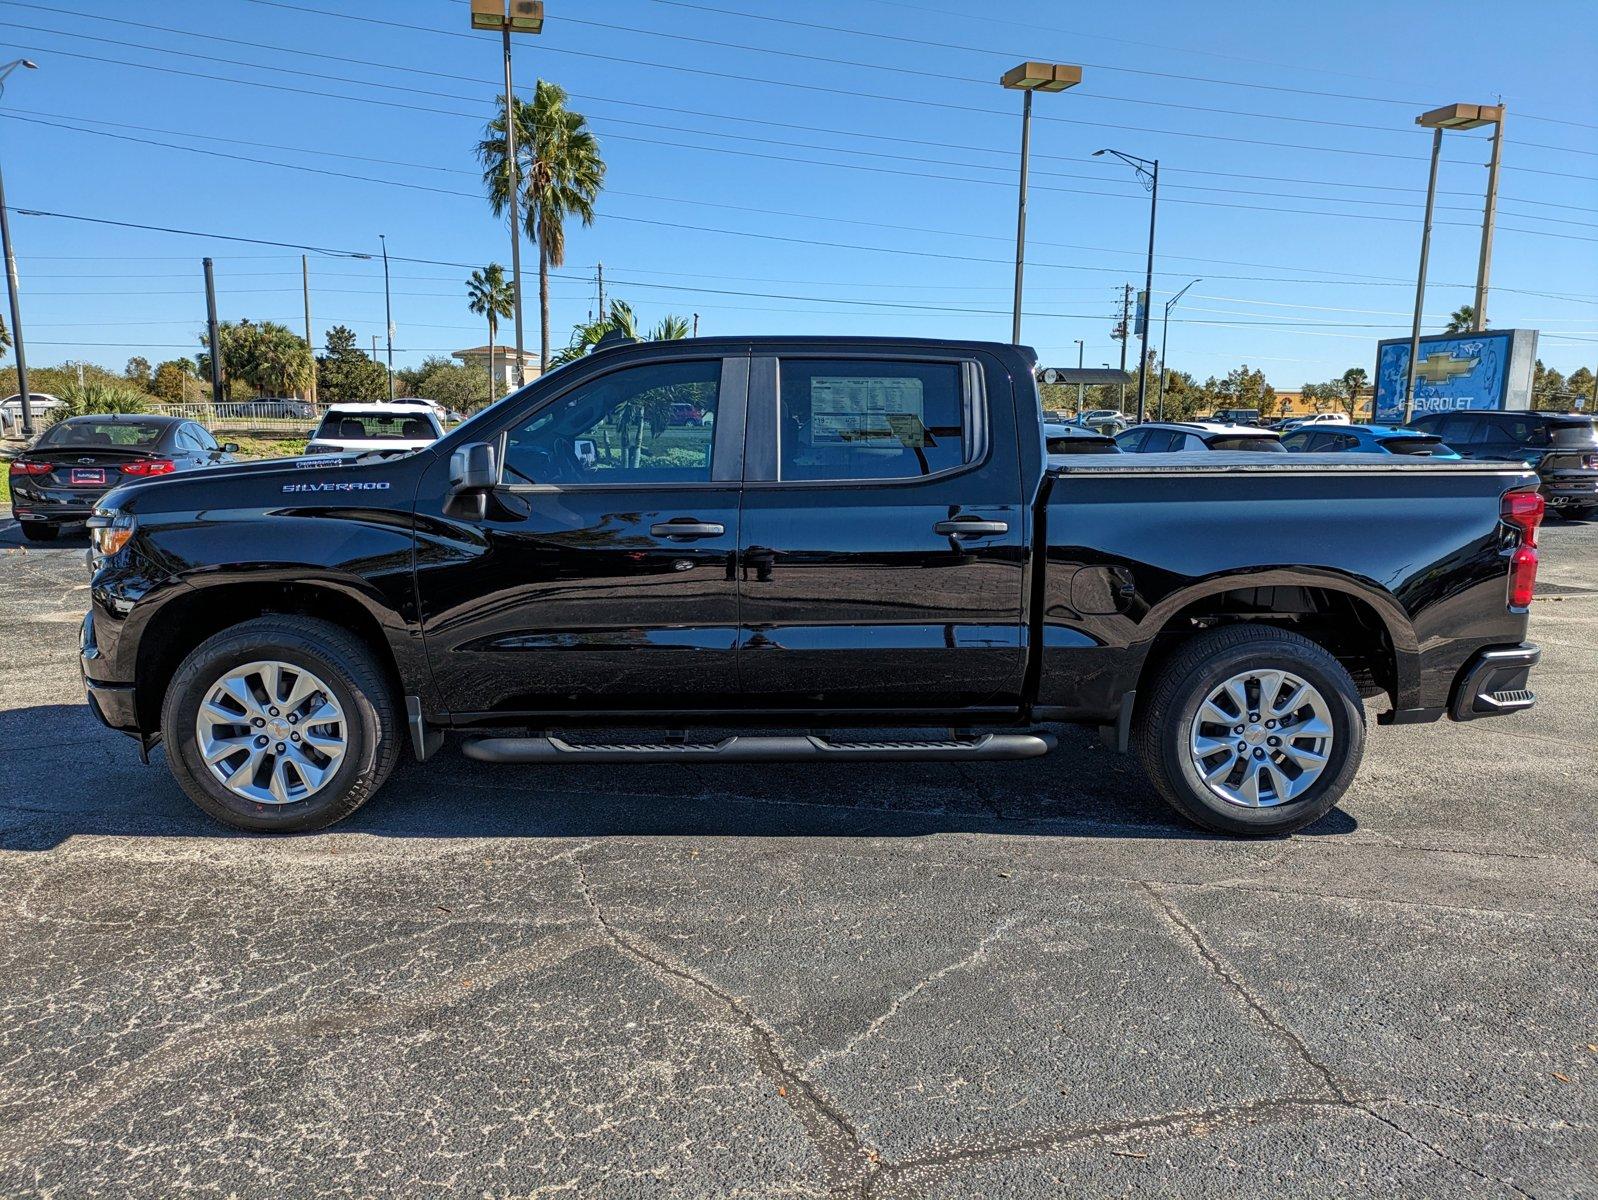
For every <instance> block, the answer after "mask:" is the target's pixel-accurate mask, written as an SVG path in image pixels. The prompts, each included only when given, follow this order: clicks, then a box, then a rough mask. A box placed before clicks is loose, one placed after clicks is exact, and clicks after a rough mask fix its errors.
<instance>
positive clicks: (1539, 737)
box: [0, 520, 1598, 1200]
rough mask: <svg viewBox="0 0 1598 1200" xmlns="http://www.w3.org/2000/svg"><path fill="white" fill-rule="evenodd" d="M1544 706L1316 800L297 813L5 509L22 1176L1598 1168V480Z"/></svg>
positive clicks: (792, 1185)
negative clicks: (191, 720) (1244, 806)
mask: <svg viewBox="0 0 1598 1200" xmlns="http://www.w3.org/2000/svg"><path fill="white" fill-rule="evenodd" d="M1543 546H1544V550H1543V557H1544V566H1543V571H1542V581H1543V584H1544V587H1543V588H1542V593H1543V594H1542V596H1541V598H1540V599H1539V600H1538V602H1537V604H1536V607H1535V610H1534V617H1533V626H1532V637H1533V639H1534V640H1536V641H1538V642H1539V643H1541V644H1542V646H1543V647H1544V659H1543V663H1542V665H1541V667H1540V668H1539V670H1538V672H1537V674H1536V675H1535V677H1534V686H1535V687H1536V689H1537V691H1538V693H1539V696H1540V698H1541V700H1540V703H1539V706H1538V707H1537V708H1536V709H1535V710H1534V711H1533V712H1531V713H1529V714H1523V715H1520V716H1517V717H1512V718H1506V719H1503V720H1498V721H1492V722H1478V723H1475V724H1472V725H1467V726H1456V725H1451V724H1448V723H1443V724H1439V725H1433V726H1407V727H1397V728H1373V730H1372V736H1371V741H1370V746H1369V749H1368V751H1367V757H1366V761H1365V765H1364V768H1363V770H1362V772H1361V775H1360V778H1359V780H1358V781H1357V783H1356V785H1355V787H1354V788H1353V790H1352V791H1351V793H1350V794H1349V796H1348V797H1347V798H1346V799H1345V802H1344V803H1343V805H1342V806H1341V807H1340V808H1339V809H1338V810H1336V811H1334V812H1333V813H1332V814H1331V815H1329V816H1328V817H1327V818H1326V819H1325V820H1323V821H1322V822H1321V823H1320V824H1319V825H1317V826H1315V827H1314V828H1312V829H1309V830H1306V831H1304V832H1303V833H1301V834H1299V835H1296V836H1294V837H1292V838H1288V839H1283V840H1278V841H1267V842H1241V841H1226V840H1223V839H1219V838H1213V837H1209V836H1207V835H1203V834H1200V833H1198V832H1196V831H1194V830H1191V829H1189V828H1188V827H1186V826H1184V825H1182V824H1181V823H1179V822H1178V821H1176V820H1175V819H1174V818H1172V817H1170V816H1168V815H1167V813H1166V812H1165V810H1164V809H1163V807H1162V806H1161V805H1160V804H1159V802H1158V800H1157V799H1156V798H1155V797H1154V796H1153V794H1152V793H1151V791H1150V789H1149V788H1148V786H1147V784H1146V783H1145V782H1144V781H1143V779H1142V778H1141V776H1140V774H1139V772H1138V771H1137V769H1136V767H1135V766H1134V765H1133V764H1132V763H1131V762H1130V761H1128V760H1125V759H1122V758H1120V757H1118V756H1116V755H1113V754H1111V753H1109V752H1107V751H1105V750H1103V749H1102V748H1100V747H1099V746H1098V745H1097V743H1096V740H1095V739H1093V738H1092V737H1089V736H1085V735H1081V734H1078V733H1076V732H1074V731H1070V730H1063V731H1062V746H1061V749H1060V751H1059V752H1058V753H1056V754H1054V755H1052V756H1050V757H1047V758H1044V759H1040V760H1034V761H1030V762H1024V763H1001V764H991V765H987V766H981V767H978V766H972V765H964V766H951V765H948V764H903V765H899V766H881V767H872V768H869V769H865V768H861V767H858V766H842V765H830V766H829V765H823V766H814V765H806V766H804V767H798V766H780V765H778V766H769V767H703V766H670V767H658V766H638V767H628V768H614V767H597V766H588V767H555V768H507V767H495V766H489V765H486V764H481V763H474V762H470V761H468V760H466V759H464V758H462V757H461V756H460V755H459V754H458V753H457V752H455V751H454V750H446V751H445V752H444V753H443V754H442V755H441V756H440V757H439V758H438V759H436V760H434V762H432V763H429V764H427V765H426V766H418V765H416V764H414V763H409V762H407V763H404V764H402V766H401V767H400V769H399V770H398V771H396V773H395V775H394V777H393V778H392V779H391V781H390V782H389V783H388V785H387V786H386V787H385V788H384V790H383V792H382V793H380V795H379V796H378V797H377V798H376V799H375V800H374V801H373V802H372V803H371V804H369V805H368V806H367V807H366V808H365V809H363V810H362V811H361V812H359V813H358V814H356V816H355V817H354V818H353V819H352V820H350V821H348V822H346V823H345V824H343V825H341V826H339V827H337V828H336V829H334V830H331V831H327V832H324V833H320V834H315V835H309V836H303V837H293V838H281V839H261V838H252V837H246V836H242V835H238V834H234V833H232V832H231V831H228V830H226V829H223V828H221V827H219V826H217V825H215V824H213V823H211V822H210V821H208V820H207V819H206V818H205V817H204V816H203V815H202V814H200V813H199V812H198V811H197V810H195V809H193V808H192V807H191V806H190V805H189V803H188V801H187V800H186V799H185V798H184V797H183V795H182V794H181V792H179V790H178V788H177V787H176V785H175V784H174V783H173V782H172V781H171V779H170V778H169V777H168V775H167V773H166V771H165V769H164V767H163V766H162V765H161V764H160V762H159V755H157V761H156V763H155V765H153V766H151V767H148V768H147V767H142V766H140V765H139V762H138V759H137V755H136V753H135V749H134V746H133V744H132V743H131V742H129V741H127V740H125V739H123V738H121V737H118V736H116V735H113V734H111V733H109V732H106V731H104V730H102V729H101V728H100V727H99V726H98V725H97V724H96V723H95V722H94V721H93V719H92V718H91V717H90V716H89V714H88V711H87V709H86V708H84V706H83V704H82V697H81V693H80V691H79V685H78V679H77V665H76V634H77V621H78V618H79V615H80V614H81V611H82V607H83V604H84V592H85V590H86V589H85V573H84V567H83V562H82V544H81V543H78V542H70V541H69V542H65V543H63V544H62V546H61V547H60V548H49V549H43V550H41V549H38V548H28V549H24V548H23V547H22V545H21V544H20V542H19V539H18V536H17V533H16V529H15V525H14V524H12V523H11V522H10V521H9V520H5V521H0V613H3V615H4V618H5V622H4V629H5V633H4V635H3V636H0V665H3V668H4V669H3V672H0V734H3V735H4V736H3V738H0V764H3V774H4V779H5V782H6V787H5V788H4V791H3V793H0V980H3V981H4V982H3V984H0V1195H5V1196H34V1195H37V1196H73V1197H78V1196H117V1197H122V1196H151V1197H157V1196H159V1197H168V1196H180V1195H188V1194H204V1195H219V1196H228V1195H235V1196H279V1195H294V1196H311V1195H326V1196H348V1197H355V1196H401V1195H403V1196H413V1195H429V1194H453V1193H463V1194H471V1195H474V1196H489V1197H500V1196H518V1197H530V1196H604V1197H607V1198H609V1197H675V1196H716V1197H780V1196H799V1197H861V1198H866V1197H872V1198H878V1200H910V1198H914V1200H946V1198H952V1197H967V1196H983V1197H1034V1196H1038V1197H1042V1196H1049V1197H1053V1196H1062V1195H1077V1194H1094V1195H1097V1194H1113V1195H1121V1194H1132V1193H1136V1194H1138V1195H1140V1196H1180V1197H1207V1196H1215V1197H1223V1196H1224V1197H1228V1198H1230V1197H1251V1196H1259V1197H1266V1196H1269V1197H1277V1196H1283V1195H1293V1196H1321V1195H1327V1194H1366V1195H1381V1196H1393V1195H1405V1196H1450V1197H1452V1196H1462V1195H1463V1196H1536V1197H1566V1196H1595V1195H1598V1129H1595V1124H1598V851H1595V849H1594V833H1595V828H1598V821H1595V819H1594V812H1593V810H1594V806H1595V801H1598V783H1595V779H1598V692H1595V690H1594V687H1593V682H1592V681H1593V679H1594V677H1595V676H1598V522H1591V523H1586V524H1580V525H1577V524H1563V523H1560V522H1557V521H1555V522H1554V523H1552V524H1551V525H1550V527H1548V528H1547V529H1546V531H1545V533H1544V536H1543Z"/></svg>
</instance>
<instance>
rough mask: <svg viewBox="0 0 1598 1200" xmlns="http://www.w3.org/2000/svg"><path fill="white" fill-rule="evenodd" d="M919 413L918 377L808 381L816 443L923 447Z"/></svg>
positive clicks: (921, 410) (925, 440)
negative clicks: (809, 382)
mask: <svg viewBox="0 0 1598 1200" xmlns="http://www.w3.org/2000/svg"><path fill="white" fill-rule="evenodd" d="M923 413H924V408H923V403H922V393H921V380H919V379H914V378H908V379H906V378H884V377H881V376H864V377H850V376H837V375H833V376H826V375H823V376H816V377H815V378H813V379H812V380H811V384H810V440H811V442H812V444H814V445H825V444H829V443H830V444H833V445H840V444H845V443H847V444H850V445H857V446H860V445H864V446H873V445H875V446H905V447H912V448H913V447H922V446H926V445H928V444H929V439H928V436H927V430H926V425H925V423H924V422H923V420H922V416H923Z"/></svg>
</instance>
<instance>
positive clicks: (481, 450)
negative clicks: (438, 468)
mask: <svg viewBox="0 0 1598 1200" xmlns="http://www.w3.org/2000/svg"><path fill="white" fill-rule="evenodd" d="M449 484H450V487H451V488H453V489H454V490H455V491H457V492H486V491H488V490H490V489H492V488H494V487H497V486H498V485H499V456H498V455H497V454H496V453H495V452H494V446H493V444H492V443H490V442H473V443H472V444H471V445H469V446H462V447H461V448H460V449H459V450H457V451H455V453H454V454H452V455H450V458H449Z"/></svg>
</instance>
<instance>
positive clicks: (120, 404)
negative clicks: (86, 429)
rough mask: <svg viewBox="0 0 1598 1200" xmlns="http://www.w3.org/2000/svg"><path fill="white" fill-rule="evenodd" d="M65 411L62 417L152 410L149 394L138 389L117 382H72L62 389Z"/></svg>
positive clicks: (61, 394)
mask: <svg viewBox="0 0 1598 1200" xmlns="http://www.w3.org/2000/svg"><path fill="white" fill-rule="evenodd" d="M60 396H61V399H62V400H63V401H64V402H65V408H66V411H65V412H63V413H61V414H60V415H62V416H70V417H81V416H86V415H88V414H90V413H142V412H148V411H149V410H150V403H149V402H150V396H149V394H148V393H147V392H141V391H139V390H138V389H137V388H132V387H128V386H127V385H126V384H116V383H100V382H95V383H87V382H86V383H81V384H78V383H69V384H67V386H66V387H64V388H62V389H61V392H60Z"/></svg>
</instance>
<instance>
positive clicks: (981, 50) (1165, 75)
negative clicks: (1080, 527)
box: [251, 0, 1598, 154]
mask: <svg viewBox="0 0 1598 1200" xmlns="http://www.w3.org/2000/svg"><path fill="white" fill-rule="evenodd" d="M251 2H252V3H257V4H273V3H275V2H276V0H251ZM654 2H655V3H656V4H664V5H669V6H671V7H674V8H687V9H694V10H697V11H700V12H708V13H715V14H717V15H719V16H728V17H740V18H743V19H744V20H750V21H767V22H770V23H773V24H777V25H787V26H791V27H798V28H802V29H816V30H822V31H826V32H830V33H843V34H848V35H849V36H852V37H867V38H877V39H881V40H885V41H893V42H900V43H906V44H909V45H915V46H927V47H931V48H935V49H942V50H955V51H960V52H964V53H976V54H991V55H997V56H999V57H1002V58H1017V57H1024V56H1023V55H1020V54H1019V53H1018V52H1017V51H1014V50H1000V49H997V48H991V47H984V46H972V45H969V44H965V45H962V44H958V43H954V42H938V41H932V40H930V39H928V38H916V37H908V36H905V35H902V34H893V33H882V32H879V31H876V30H868V29H855V28H851V27H849V26H843V25H828V24H825V23H822V22H817V21H802V20H798V19H796V18H793V17H778V16H772V15H770V14H768V13H750V12H744V11H742V10H739V9H729V8H718V7H715V6H713V5H709V4H699V3H690V2H689V0H654ZM285 7H286V6H285ZM962 15H964V14H962ZM562 19H563V20H565V21H569V22H571V23H572V24H577V25H596V26H599V27H600V28H608V29H618V30H625V31H627V32H632V33H646V34H649V35H651V36H654V37H671V38H677V39H680V40H683V41H704V40H705V39H699V38H691V37H687V36H686V35H682V34H672V33H662V32H659V31H656V30H647V29H634V28H632V27H631V26H626V25H605V24H603V23H602V22H597V21H585V20H579V19H577V18H574V17H563V18H562ZM706 44H707V45H714V46H726V47H731V48H734V49H741V50H755V51H758V52H760V53H764V54H781V55H786V56H788V57H796V58H812V57H815V58H816V59H817V61H821V62H830V63H837V64H840V65H846V66H857V67H864V68H866V69H868V70H895V69H897V68H891V67H883V66H879V65H878V64H874V63H861V62H856V61H851V60H849V59H835V58H825V57H819V56H811V55H804V54H799V53H797V52H795V51H785V50H774V49H768V48H767V47H763V46H744V45H739V44H737V43H731V42H716V41H706ZM1076 61H1077V62H1078V63H1079V65H1081V66H1084V67H1090V68H1092V69H1093V70H1095V71H1110V72H1114V73H1119V74H1124V75H1143V76H1149V77H1151V78H1156V79H1174V80H1178V81H1181V82H1184V83H1208V84H1215V85H1218V86H1221V87H1235V88H1247V89H1250V90H1254V91H1268V92H1280V93H1290V94H1294V95H1300V96H1311V97H1314V98H1316V99H1320V100H1338V101H1363V102H1367V103H1373V104H1392V105H1400V106H1404V107H1420V106H1421V104H1422V103H1423V102H1421V101H1410V100H1397V99H1392V98H1390V97H1386V96H1359V95H1352V94H1350V93H1348V92H1323V91H1316V90H1314V89H1310V88H1296V87H1288V86H1286V85H1283V84H1269V83H1258V82H1255V81H1243V80H1234V79H1215V78H1212V77H1209V76H1204V75H1183V74H1179V73H1176V72H1172V71H1154V70H1150V69H1148V68H1141V67H1123V66H1115V65H1112V64H1110V63H1095V62H1089V61H1088V60H1086V59H1080V58H1078V59H1077V60H1076ZM908 73H918V72H908ZM940 78H955V79H959V80H961V81H962V82H976V83H983V84H989V83H991V81H990V80H987V79H971V78H970V77H967V76H941V77H940ZM1091 95H1092V97H1093V98H1094V99H1102V100H1116V101H1121V102H1124V103H1129V104H1157V105H1160V106H1162V107H1167V108H1193V109H1197V110H1199V111H1204V112H1217V113H1226V114H1228V115H1231V116H1246V117H1260V118H1266V119H1271V120H1287V121H1298V122H1301V123H1305V124H1312V125H1332V126H1340V127H1342V128H1346V129H1372V130H1381V131H1382V132H1387V133H1401V132H1402V133H1407V132H1410V131H1409V130H1407V129H1394V128H1393V127H1391V126H1384V125H1362V124H1354V123H1350V122H1344V121H1328V120H1325V119H1323V118H1315V117H1289V116H1284V115H1282V114H1279V113H1260V112H1240V111H1237V110H1232V109H1222V108H1215V107H1212V106H1208V105H1191V106H1190V105H1184V104H1175V103H1169V102H1163V101H1155V100H1134V99H1129V98H1127V97H1123V96H1106V95H1102V94H1100V93H1097V92H1095V93H1091ZM1521 115H1525V116H1531V115H1532V114H1517V116H1521ZM1533 119H1538V118H1535V117H1533ZM1548 119H1549V120H1554V118H1548ZM1561 123H1563V124H1580V123H1579V122H1561ZM1516 145H1519V146H1532V147H1535V148H1537V149H1540V150H1556V151H1562V152H1565V153H1571V154H1598V151H1591V150H1578V149H1573V148H1571V147H1568V146H1552V145H1548V144H1546V143H1542V142H1523V141H1517V142H1516Z"/></svg>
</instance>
